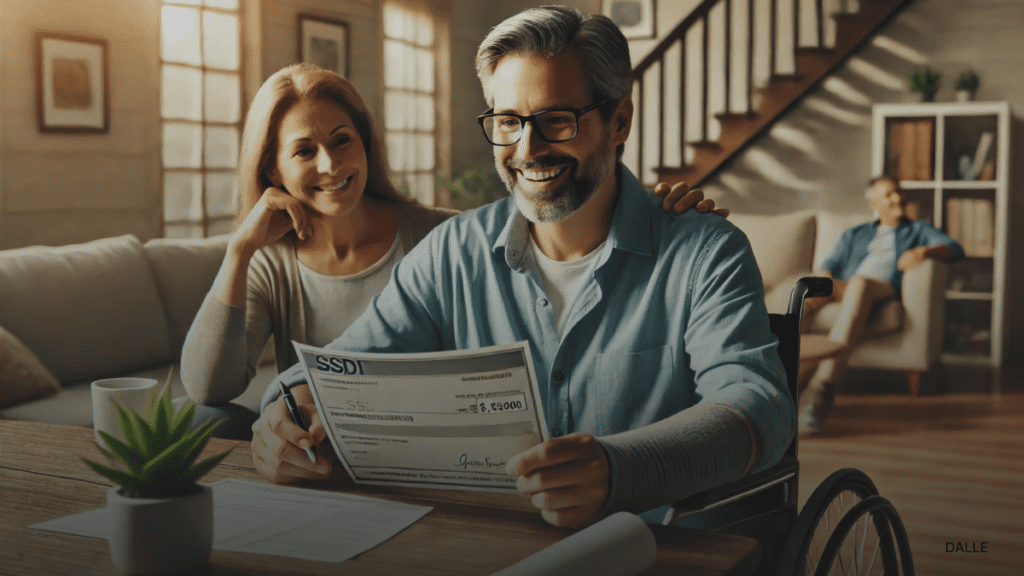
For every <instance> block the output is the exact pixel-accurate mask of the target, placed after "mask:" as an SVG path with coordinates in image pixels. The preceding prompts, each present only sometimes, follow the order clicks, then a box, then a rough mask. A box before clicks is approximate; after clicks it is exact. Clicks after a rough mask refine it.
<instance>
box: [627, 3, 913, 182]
mask: <svg viewBox="0 0 1024 576" xmlns="http://www.w3.org/2000/svg"><path fill="white" fill-rule="evenodd" d="M803 1H807V0H703V1H702V2H701V3H700V4H699V5H697V7H695V8H694V9H693V11H692V12H690V13H689V14H688V15H687V16H686V17H685V18H683V20H682V21H681V22H680V23H679V24H678V25H677V26H676V27H675V28H674V29H673V30H672V31H670V32H669V33H668V34H666V35H665V37H664V38H662V39H661V40H660V41H659V42H658V43H657V45H655V47H654V48H653V49H652V50H651V52H650V53H649V54H648V55H647V56H645V57H644V58H643V59H642V60H641V61H640V62H639V63H638V64H637V65H636V67H635V68H634V69H633V81H634V84H635V87H636V88H635V90H636V94H637V97H638V101H637V102H635V103H634V107H635V110H636V112H635V120H634V128H635V129H636V132H635V136H633V137H635V138H636V139H637V142H636V147H635V156H631V157H630V158H629V160H628V165H630V167H631V168H633V169H634V171H635V172H636V174H637V176H638V177H639V178H640V179H641V181H643V182H644V183H645V184H653V183H654V182H653V181H652V179H651V174H650V172H649V170H650V169H651V168H652V165H653V168H654V169H655V171H656V173H657V180H658V181H668V182H675V181H679V180H684V179H685V180H686V181H687V182H688V183H690V184H691V185H693V186H699V185H700V184H701V182H703V181H704V180H705V179H707V178H708V177H710V176H711V175H713V174H715V173H717V171H718V170H720V169H721V168H722V167H723V166H724V164H725V163H726V162H727V161H728V160H730V159H731V158H733V157H734V156H735V155H736V154H738V153H739V152H740V151H742V150H743V149H745V148H746V147H747V146H749V144H750V142H751V140H753V139H754V138H757V137H759V136H760V135H761V134H763V133H765V131H766V130H767V128H768V127H769V126H770V125H771V124H773V123H774V122H775V121H776V120H777V119H778V118H779V117H780V116H781V115H782V114H784V113H785V112H787V111H788V110H790V109H791V108H792V107H793V106H794V105H795V103H796V102H797V101H799V99H801V98H802V97H803V96H804V95H805V94H806V93H807V92H808V91H809V90H811V89H812V88H813V87H815V86H817V85H818V83H820V82H821V81H822V80H823V79H824V77H825V76H826V75H827V74H830V73H831V72H832V71H833V70H835V69H836V68H837V67H838V66H839V65H840V64H842V63H843V62H845V60H846V59H847V58H848V57H849V56H850V55H851V53H852V51H853V50H855V49H857V48H859V47H860V46H861V45H863V43H864V42H866V40H867V38H868V37H869V36H870V35H872V34H873V33H874V32H875V31H876V30H877V29H878V27H880V26H881V25H883V24H884V23H885V22H887V21H888V19H889V18H891V17H892V16H893V15H894V14H895V13H896V12H897V11H898V10H899V9H900V8H902V7H903V6H904V5H906V4H907V3H909V2H910V0H861V2H859V8H860V12H858V13H857V14H853V15H851V14H842V16H844V17H843V18H841V19H838V20H837V22H836V26H837V27H838V28H837V29H836V34H835V38H834V39H831V36H832V35H829V36H830V39H829V40H826V37H825V36H826V35H825V18H832V17H833V16H838V15H839V14H837V15H833V14H826V13H825V3H824V1H823V0H810V1H809V3H808V4H807V5H806V6H804V7H803V10H804V12H803V15H804V16H808V15H810V14H813V18H810V20H811V21H810V22H808V23H807V28H806V29H805V32H806V34H803V35H802V34H801V26H802V22H801V10H802V9H801V4H802V2H803ZM736 2H745V3H746V4H745V5H738V6H735V8H736V9H738V10H742V9H743V8H745V11H746V14H747V18H746V23H745V24H744V25H741V24H740V20H742V17H741V16H740V14H742V12H739V14H734V11H736V10H734V5H735V3H736ZM843 5H845V3H844V4H843ZM757 7H760V10H759V9H758V8H757ZM765 9H767V10H768V14H767V18H766V20H767V22H766V23H765V22H757V20H758V18H757V16H758V14H762V15H763V14H764V12H763V11H764V10H765ZM718 10H721V11H722V13H721V18H719V17H718V16H719V13H718ZM787 10H788V11H789V12H788V13H787V12H786V11H787ZM787 16H788V17H787ZM698 25H699V26H700V27H701V30H699V31H695V30H694V27H695V26H698ZM787 26H788V27H789V29H788V30H787V29H786V27H787ZM712 27H714V28H712ZM691 31H693V32H695V33H699V34H700V37H699V46H694V50H693V51H691V50H690V46H689V41H688V39H689V36H688V35H689V33H690V32H691ZM812 34H813V35H814V41H813V42H812V41H811V40H810V36H811V35H812ZM802 38H804V39H806V41H805V42H803V44H805V46H802V45H801V44H802V42H801V39H802ZM693 40H694V41H695V42H696V41H697V40H698V38H696V37H694V38H693ZM744 42H745V44H744ZM831 42H835V44H836V45H835V46H831V45H829V44H830V43H831ZM755 43H756V44H757V46H755ZM675 46H678V47H679V52H680V62H679V69H678V73H679V81H678V83H672V84H673V85H672V86H668V85H667V82H669V77H668V75H667V74H666V71H667V68H666V55H667V54H668V53H669V51H670V50H672V49H673V48H674V47H675ZM697 49H699V50H700V54H699V55H697V54H692V53H691V52H696V51H697ZM719 50H720V51H721V52H722V54H723V55H724V61H723V65H721V66H715V67H714V68H712V64H713V62H712V61H713V58H712V54H718V51H719ZM790 53H791V54H792V55H793V56H792V57H793V62H792V63H790V62H788V61H786V60H781V61H780V57H782V56H783V55H785V56H786V58H788V55H789V54H790ZM755 54H765V55H766V59H765V58H759V59H758V62H757V65H758V68H757V69H755ZM734 56H735V58H734ZM698 58H699V60H698ZM744 58H745V60H746V61H745V62H743V59H744ZM715 62H717V60H715ZM692 65H699V66H700V67H701V70H700V73H699V77H700V80H699V83H700V85H699V86H693V85H688V84H687V80H688V78H689V72H690V67H691V66H692ZM655 66H657V67H658V70H657V71H656V72H657V74H656V76H654V75H653V73H654V72H655V71H654V70H652V68H653V67H655ZM740 66H744V67H745V69H742V70H741V69H740V68H739V67H740ZM801 68H805V69H801ZM648 72H651V73H652V76H651V77H649V78H648V76H647V74H648ZM694 72H695V73H696V71H694ZM673 73H674V71H673ZM761 77H766V78H767V81H768V84H767V86H756V85H755V83H756V82H757V81H758V80H759V79H760V78H761ZM655 82H656V83H657V87H654V86H649V85H647V84H648V83H650V84H653V83H655ZM744 82H745V83H746V86H740V85H739V84H741V83H744ZM712 85H714V86H715V87H716V90H715V91H714V93H712V91H711V87H712ZM719 87H720V89H717V88H719ZM651 90H655V91H656V94H652V93H651ZM677 90H678V99H676V98H674V97H673V98H672V102H673V105H675V102H678V105H679V106H680V112H679V123H678V124H679V125H678V126H667V125H666V122H665V121H664V118H665V116H666V106H667V104H666V102H667V98H668V96H669V95H670V94H671V93H673V92H676V91H677ZM738 90H743V92H737V91H738ZM740 94H743V95H744V98H739V95H740ZM755 94H756V95H757V96H758V97H757V98H755ZM733 96H736V97H737V98H738V100H737V101H736V102H734V101H733ZM693 98H700V103H699V105H698V103H697V102H695V101H694V100H693ZM647 99H651V102H650V105H651V106H655V107H656V110H657V118H656V119H653V118H654V117H653V116H652V117H650V118H648V119H647V121H645V118H644V113H643V108H644V107H645V106H646V105H648V102H647ZM719 99H721V101H719ZM690 105H693V107H694V110H693V114H689V113H688V108H689V107H690ZM738 108H742V109H738ZM698 114H699V117H696V116H698ZM692 122H698V124H697V125H692ZM716 123H718V124H716ZM718 125H720V126H721V129H722V130H721V134H720V135H719V136H718V140H717V141H715V142H712V141H710V138H711V137H713V136H712V134H711V132H710V131H709V127H710V126H718ZM688 127H689V128H692V129H691V130H687V128H688ZM672 129H678V131H679V137H678V139H675V138H673V139H672V141H671V142H670V143H668V148H669V150H671V149H672V147H674V146H676V145H677V144H676V142H677V141H678V146H679V150H678V152H679V158H680V160H679V166H677V167H672V166H666V165H665V164H666V161H667V160H668V159H669V158H670V157H672V156H673V155H670V154H667V153H666V141H665V138H666V136H667V135H668V130H672ZM687 134H693V135H695V136H696V137H697V140H696V141H692V142H688V141H687ZM650 145H654V146H656V149H655V150H650V149H649V147H650ZM688 148H689V150H690V151H692V152H693V154H692V156H693V162H692V163H690V162H687V157H688V154H687V152H688Z"/></svg>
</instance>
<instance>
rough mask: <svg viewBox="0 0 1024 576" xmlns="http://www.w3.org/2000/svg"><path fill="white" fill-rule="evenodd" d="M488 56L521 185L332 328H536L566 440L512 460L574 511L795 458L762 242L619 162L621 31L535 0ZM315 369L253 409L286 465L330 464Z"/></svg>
mask: <svg viewBox="0 0 1024 576" xmlns="http://www.w3.org/2000/svg"><path fill="white" fill-rule="evenodd" d="M477 70H478V75H479V76H480V80H481V82H482V85H483V89H484V94H485V97H486V99H487V102H488V104H489V105H491V106H492V109H491V110H489V111H488V112H487V113H485V114H483V115H482V116H480V117H479V118H480V124H481V126H482V128H483V132H484V136H485V137H486V138H487V140H488V142H489V143H490V144H492V145H493V153H494V158H495V169H496V170H497V171H498V173H499V174H500V175H501V178H502V180H503V181H504V183H505V186H506V187H507V188H508V191H509V192H510V196H511V197H509V198H505V199H503V200H500V201H498V202H495V203H492V204H488V205H486V206H484V207H481V208H479V209H476V210H471V211H469V212H466V213H463V214H461V215H459V216H455V217H452V218H449V219H448V220H446V221H445V222H443V223H441V224H440V225H439V226H437V227H436V228H434V229H433V230H432V231H431V232H430V233H429V234H428V236H427V237H426V238H425V239H424V240H423V241H422V242H420V243H419V244H418V245H417V246H416V248H414V249H413V250H412V251H411V252H410V254H409V255H408V256H406V258H405V259H403V260H402V261H401V262H400V263H399V264H398V265H397V266H396V268H395V270H394V273H393V274H392V276H391V279H390V281H389V282H388V285H387V287H386V288H385V289H384V291H383V292H382V293H381V294H380V295H379V296H377V297H376V298H374V299H373V300H372V302H371V304H370V306H369V308H367V310H366V311H365V312H364V313H363V314H362V316H360V317H359V318H358V319H357V320H356V321H355V322H354V323H353V324H352V325H351V326H350V327H349V328H348V329H347V330H346V331H345V332H344V334H342V335H341V336H340V337H339V338H338V339H336V340H334V341H333V342H331V344H329V345H328V347H329V348H332V349H335V350H349V351H370V352H429V351H440V350H453V349H470V348H478V347H482V346H492V345H500V344H511V343H514V342H518V341H527V342H528V343H529V346H530V353H531V356H532V358H533V359H534V362H535V365H536V372H537V374H536V375H537V379H538V387H539V389H540V393H541V396H542V397H543V398H546V399H547V400H546V401H545V405H544V415H545V418H546V419H547V425H548V429H549V430H550V436H551V439H550V440H548V441H546V442H544V443H542V444H539V445H537V446H535V447H533V448H529V449H527V450H525V451H524V452H521V453H520V454H518V455H517V456H515V457H513V458H512V459H511V460H510V461H509V462H508V464H507V467H506V471H507V473H508V474H510V475H511V476H512V477H514V478H515V479H516V486H517V488H518V489H519V490H520V491H521V492H523V493H524V494H527V495H529V497H530V499H531V502H532V503H533V504H534V505H535V506H536V507H537V508H539V509H540V510H541V515H542V517H543V518H544V519H545V520H547V521H548V522H550V523H552V524H555V525H560V526H583V525H586V524H589V523H591V522H594V521H596V520H599V519H600V518H602V517H603V516H606V515H608V514H611V513H613V512H617V511H623V510H624V511H630V512H635V513H642V512H645V511H651V512H652V515H651V516H646V518H647V519H648V520H652V519H653V520H654V521H660V519H661V517H662V515H663V511H662V513H661V514H659V513H658V512H657V509H658V508H659V507H662V508H663V507H665V506H666V505H668V504H671V503H672V502H675V501H677V500H679V499H681V498H683V497H686V496H688V495H690V494H693V493H696V492H700V491H702V490H706V489H709V488H711V487H714V486H718V485H721V484H724V483H726V482H729V481H732V480H736V479H738V478H740V477H741V476H743V475H745V474H746V473H748V472H750V471H754V470H759V469H763V468H766V467H768V466H770V465H772V464H774V463H775V462H777V461H778V460H779V459H780V458H781V457H782V455H783V454H784V453H785V450H786V448H787V447H788V445H789V444H790V442H791V440H792V438H793V437H794V435H795V433H796V425H795V421H796V417H795V416H796V413H795V407H794V402H793V399H792V398H791V396H790V394H789V392H788V390H787V388H786V379H785V371H784V369H783V367H782V363H781V362H780V360H779V356H778V354H777V352H776V346H777V342H778V341H777V339H776V338H775V336H773V335H772V333H771V332H770V330H769V327H768V314H767V311H766V309H765V305H764V288H763V284H762V282H761V277H760V273H759V271H758V268H757V264H756V262H755V261H754V255H753V252H752V251H751V249H750V244H749V243H748V242H747V240H746V237H745V236H744V235H743V233H742V232H740V231H739V229H737V228H736V227H735V226H733V225H732V224H730V223H729V222H728V221H726V220H725V219H723V218H715V217H709V216H696V215H695V214H693V213H692V212H686V213H683V214H681V215H678V216H676V215H672V214H666V212H665V211H663V209H662V205H661V204H662V202H663V201H662V200H659V199H658V198H657V197H652V196H650V195H649V194H648V193H647V192H646V191H645V190H644V188H643V186H642V185H641V183H640V182H639V181H638V180H637V178H636V177H635V176H634V175H633V174H631V173H630V171H629V170H628V169H627V168H626V167H625V166H624V165H623V164H622V163H620V162H619V161H618V159H619V157H620V155H621V153H622V148H623V143H624V142H625V141H626V138H627V137H628V135H629V132H630V127H631V125H632V117H633V102H632V99H631V93H632V83H633V82H632V76H631V74H632V72H631V66H630V62H629V49H628V45H627V43H626V40H625V37H623V35H622V33H621V32H620V31H619V29H618V28H617V27H616V26H615V24H614V23H613V22H612V21H611V20H610V19H608V18H607V17H604V16H600V15H590V16H586V17H584V16H583V15H582V13H580V12H579V11H578V10H576V9H572V8H565V7H559V6H545V7H542V8H532V9H529V10H526V11H524V12H522V13H520V14H518V15H516V16H513V17H511V18H509V19H508V20H506V21H505V22H503V23H501V24H499V25H497V26H496V27H494V28H493V29H492V30H491V32H490V33H489V34H488V36H487V37H486V38H485V39H484V41H483V43H482V44H481V46H480V48H479V50H478V52H477ZM663 189H664V187H663ZM305 380H306V379H305V375H304V373H303V370H302V368H301V366H298V365H297V366H293V367H292V368H290V369H289V370H287V371H285V372H284V373H282V374H281V375H279V376H278V378H277V379H276V380H275V381H274V382H273V383H272V384H271V386H270V387H269V388H268V390H267V394H266V395H265V396H264V401H263V408H262V415H261V417H260V419H259V420H258V421H257V422H256V425H255V426H254V434H253V440H252V448H253V460H254V463H255V465H256V468H257V470H258V471H259V472H260V473H261V474H262V475H263V476H265V477H267V478H268V479H270V480H272V481H274V482H291V481H296V480H299V479H303V478H324V477H326V476H328V475H330V473H331V464H330V462H329V461H328V460H327V459H326V458H324V455H325V454H326V453H327V451H322V453H321V454H320V455H319V456H318V458H317V460H316V462H312V463H311V462H310V461H309V459H308V458H307V456H306V453H305V452H304V451H303V448H304V447H310V446H312V445H315V444H318V443H320V442H322V441H323V440H324V439H325V437H326V432H325V428H324V424H323V423H322V422H321V421H320V418H319V414H318V413H317V410H316V407H315V405H314V402H313V400H312V394H311V392H310V390H309V387H308V385H307V384H306V382H305ZM278 382H281V383H284V384H285V385H287V386H289V387H291V388H292V394H293V396H294V397H295V399H296V401H297V402H298V404H299V409H300V411H302V413H303V416H304V418H306V420H307V422H310V426H309V431H308V432H304V431H303V430H302V429H301V428H300V427H298V426H296V425H295V424H294V423H293V422H292V421H291V419H290V418H289V416H288V413H287V410H286V409H285V406H284V403H283V402H282V400H281V399H280V397H279V392H278V390H279V384H278ZM707 520H708V521H709V522H717V521H719V520H721V519H717V518H716V519H710V518H709V519H707ZM725 520H728V519H725Z"/></svg>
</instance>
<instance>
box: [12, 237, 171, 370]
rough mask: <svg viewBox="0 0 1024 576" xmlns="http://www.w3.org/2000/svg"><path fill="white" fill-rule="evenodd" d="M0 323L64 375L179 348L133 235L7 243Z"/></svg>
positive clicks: (151, 358) (150, 358) (131, 365)
mask: <svg viewBox="0 0 1024 576" xmlns="http://www.w3.org/2000/svg"><path fill="white" fill-rule="evenodd" d="M0 325H2V326H4V327H6V328H7V329H8V330H10V331H11V333H12V334H14V335H16V336H17V337H18V338H19V339H20V340H21V341H22V342H24V344H25V346H27V347H28V348H29V349H30V350H32V352H34V353H35V355H36V356H37V357H38V358H39V359H40V360H41V361H42V362H43V364H44V365H45V366H46V367H47V368H49V370H50V371H51V372H52V373H53V375H54V376H56V377H57V379H58V380H60V381H61V382H64V383H67V382H73V381H77V380H88V379H91V378H97V377H105V376H109V375H111V374H117V373H123V372H127V371H129V370H133V369H137V368H141V367H143V366H148V365H153V364H158V363H163V362H168V361H170V360H172V359H174V358H176V357H177V355H178V351H172V350H171V348H170V345H169V339H168V327H167V320H166V319H165V317H164V311H163V306H162V304H161V303H160V295H159V294H158V292H157V288H156V282H155V281H154V280H153V273H152V272H150V269H149V265H148V264H147V263H146V259H145V257H144V256H143V254H142V243H141V242H139V240H138V238H136V237H134V236H131V235H125V236H119V237H115V238H104V239H102V240H96V241H93V242H88V243H85V244H75V245H69V246H60V247H48V246H33V247H28V248H17V249H13V250H7V251H5V252H4V253H3V254H2V255H0Z"/></svg>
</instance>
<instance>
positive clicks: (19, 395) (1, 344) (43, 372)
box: [0, 326, 60, 408]
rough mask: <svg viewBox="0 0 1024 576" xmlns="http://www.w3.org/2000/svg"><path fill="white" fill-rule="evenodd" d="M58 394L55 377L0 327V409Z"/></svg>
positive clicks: (58, 384) (58, 388)
mask: <svg viewBox="0 0 1024 576" xmlns="http://www.w3.org/2000/svg"><path fill="white" fill-rule="evenodd" d="M58 392H60V383H59V382H57V377H56V376H54V375H53V374H52V373H50V371H49V370H47V369H46V366H43V363H42V362H40V361H39V359H38V358H36V356H35V354H33V353H32V351H31V350H29V349H28V348H26V347H25V345H24V344H22V343H21V340H18V338H17V337H16V336H15V335H14V334H11V333H10V332H8V331H7V330H4V328H3V327H2V326H0V408H3V407H6V406H11V405H14V404H17V403H19V402H23V401H25V400H31V399H33V398H38V397H40V396H49V395H51V394H56V393H58Z"/></svg>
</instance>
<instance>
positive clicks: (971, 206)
mask: <svg viewBox="0 0 1024 576" xmlns="http://www.w3.org/2000/svg"><path fill="white" fill-rule="evenodd" d="M993 222H994V212H993V205H992V201H991V200H986V199H984V198H950V199H949V200H947V201H946V234H948V235H949V237H950V238H952V239H954V240H956V241H957V242H959V243H960V245H961V246H963V248H964V254H966V255H967V256H975V257H981V258H990V257H992V255H993V254H994V252H995V235H994V231H993Z"/></svg>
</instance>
